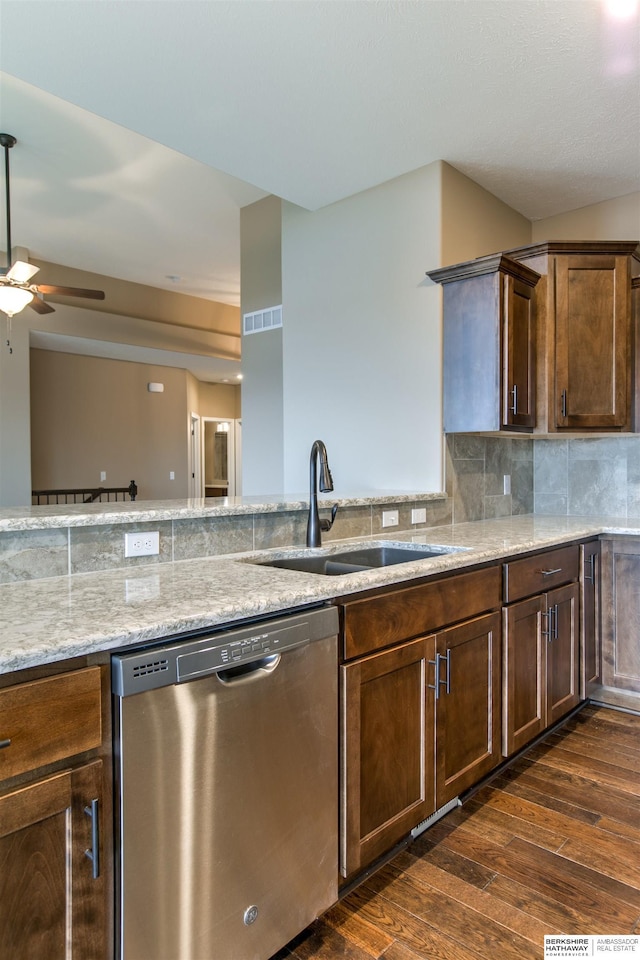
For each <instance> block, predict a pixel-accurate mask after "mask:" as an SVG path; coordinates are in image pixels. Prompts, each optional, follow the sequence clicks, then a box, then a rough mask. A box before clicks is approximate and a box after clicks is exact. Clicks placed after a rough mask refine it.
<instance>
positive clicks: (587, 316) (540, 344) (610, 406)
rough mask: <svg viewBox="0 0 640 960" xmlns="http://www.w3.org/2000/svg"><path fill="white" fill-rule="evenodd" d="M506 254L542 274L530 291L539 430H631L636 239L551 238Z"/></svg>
mask: <svg viewBox="0 0 640 960" xmlns="http://www.w3.org/2000/svg"><path fill="white" fill-rule="evenodd" d="M508 255H509V257H512V258H513V259H514V260H518V261H519V262H521V263H526V264H527V266H529V267H531V268H532V269H534V270H536V271H537V272H538V273H539V274H541V275H542V277H543V279H542V281H541V282H540V284H539V285H538V287H537V288H536V292H535V299H536V316H537V323H538V337H537V355H538V382H537V389H538V405H537V417H536V421H537V423H536V429H537V430H539V431H541V432H548V433H554V432H561V431H563V430H573V431H575V430H579V431H585V432H589V431H594V430H598V431H629V430H632V429H634V428H635V424H634V420H635V417H634V414H633V408H634V397H635V393H636V390H635V363H634V339H635V332H634V321H633V313H632V302H631V287H632V277H633V276H634V275H635V274H637V273H638V272H640V247H638V244H637V241H620V242H618V241H589V242H581V243H560V242H550V243H541V244H536V245H532V246H528V247H521V248H519V249H518V250H510V251H509V253H508Z"/></svg>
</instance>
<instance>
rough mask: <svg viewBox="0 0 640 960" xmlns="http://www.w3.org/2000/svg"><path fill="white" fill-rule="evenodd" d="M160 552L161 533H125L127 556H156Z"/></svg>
mask: <svg viewBox="0 0 640 960" xmlns="http://www.w3.org/2000/svg"><path fill="white" fill-rule="evenodd" d="M159 553H160V533H159V532H158V531H157V530H154V531H153V533H125V535H124V555H125V557H155V556H157V554H159Z"/></svg>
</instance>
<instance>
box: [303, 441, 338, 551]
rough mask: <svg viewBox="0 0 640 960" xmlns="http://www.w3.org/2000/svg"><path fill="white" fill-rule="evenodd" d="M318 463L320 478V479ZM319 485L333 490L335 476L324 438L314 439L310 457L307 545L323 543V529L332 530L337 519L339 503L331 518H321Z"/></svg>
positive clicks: (326, 491) (321, 488)
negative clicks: (333, 475)
mask: <svg viewBox="0 0 640 960" xmlns="http://www.w3.org/2000/svg"><path fill="white" fill-rule="evenodd" d="M318 463H319V465H320V479H319V480H318ZM318 486H319V487H320V491H321V492H322V493H328V492H329V491H330V490H333V477H332V476H331V470H330V469H329V460H328V459H327V448H326V447H325V445H324V443H323V442H322V440H314V442H313V446H312V447H311V455H310V457H309V519H308V521H307V546H308V547H319V546H321V544H322V534H321V531H322V530H330V529H331V527H332V526H333V521H334V520H335V516H336V512H337V510H338V505H337V504H334V507H333V510H332V511H331V520H321V519H320V515H319V513H318Z"/></svg>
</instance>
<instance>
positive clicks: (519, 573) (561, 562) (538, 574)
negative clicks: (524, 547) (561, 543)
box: [504, 544, 580, 603]
mask: <svg viewBox="0 0 640 960" xmlns="http://www.w3.org/2000/svg"><path fill="white" fill-rule="evenodd" d="M579 570H580V548H579V546H578V545H577V544H575V545H572V546H569V547H560V548H559V549H558V550H547V551H546V552H545V553H538V554H536V555H535V556H534V557H524V559H522V560H512V561H511V562H509V563H505V565H504V600H505V603H512V602H513V601H514V600H522V599H523V598H524V597H532V596H534V594H536V593H544V592H545V590H550V589H551V588H552V587H558V586H560V584H562V583H570V582H571V581H572V580H577V579H578V575H579Z"/></svg>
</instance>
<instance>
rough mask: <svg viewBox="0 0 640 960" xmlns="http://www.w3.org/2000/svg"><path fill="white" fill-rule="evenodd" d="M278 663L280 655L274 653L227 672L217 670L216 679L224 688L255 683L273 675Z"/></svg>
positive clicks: (230, 668)
mask: <svg viewBox="0 0 640 960" xmlns="http://www.w3.org/2000/svg"><path fill="white" fill-rule="evenodd" d="M279 663H280V654H279V653H274V654H272V655H271V656H269V657H262V658H261V659H260V660H253V661H252V662H251V663H241V664H239V665H238V666H237V667H229V669H228V670H218V671H217V673H216V677H217V678H218V680H219V681H220V683H224V684H225V686H231V685H234V686H239V685H240V684H246V683H255V682H256V680H262V679H263V678H264V677H266V676H269V674H270V673H273V671H274V670H276V669H277V667H278V664H279Z"/></svg>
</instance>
